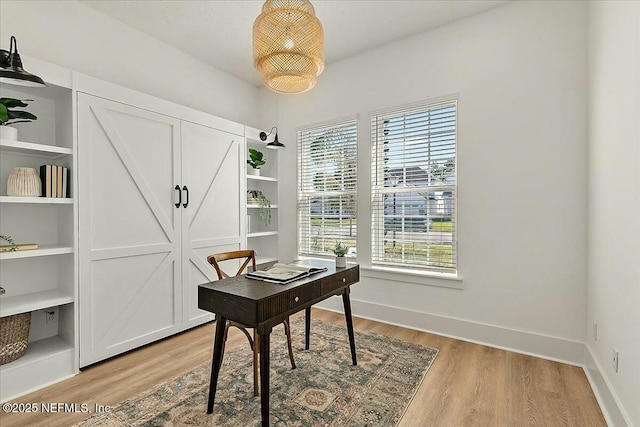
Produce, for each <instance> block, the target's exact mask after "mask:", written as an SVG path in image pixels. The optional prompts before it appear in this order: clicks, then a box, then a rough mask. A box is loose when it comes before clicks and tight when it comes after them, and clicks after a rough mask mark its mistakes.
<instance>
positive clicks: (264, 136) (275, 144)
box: [260, 126, 284, 149]
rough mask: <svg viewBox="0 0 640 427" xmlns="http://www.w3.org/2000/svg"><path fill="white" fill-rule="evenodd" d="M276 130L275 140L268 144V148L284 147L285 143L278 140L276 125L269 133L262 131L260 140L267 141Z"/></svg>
mask: <svg viewBox="0 0 640 427" xmlns="http://www.w3.org/2000/svg"><path fill="white" fill-rule="evenodd" d="M274 130H275V131H276V136H275V138H273V141H271V142H269V143H268V144H267V148H272V149H278V148H284V144H283V143H281V142H280V141H278V128H277V127H276V126H274V127H272V128H271V132H269V133H268V134H267V133H266V132H260V140H261V141H266V140H267V137H268V136H269V135H271V134H272V133H273V131H274Z"/></svg>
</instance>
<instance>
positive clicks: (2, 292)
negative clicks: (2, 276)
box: [0, 286, 6, 295]
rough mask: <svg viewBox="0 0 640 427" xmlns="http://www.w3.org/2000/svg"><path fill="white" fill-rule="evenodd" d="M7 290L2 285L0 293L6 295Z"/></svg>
mask: <svg viewBox="0 0 640 427" xmlns="http://www.w3.org/2000/svg"><path fill="white" fill-rule="evenodd" d="M5 292H6V291H5V290H4V288H3V287H2V286H0V295H4V293H5Z"/></svg>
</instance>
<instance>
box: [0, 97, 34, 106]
mask: <svg viewBox="0 0 640 427" xmlns="http://www.w3.org/2000/svg"><path fill="white" fill-rule="evenodd" d="M25 101H30V100H25ZM0 104H2V105H4V106H5V107H7V108H15V107H26V106H27V105H29V104H25V103H24V102H22V101H21V100H20V99H15V98H0Z"/></svg>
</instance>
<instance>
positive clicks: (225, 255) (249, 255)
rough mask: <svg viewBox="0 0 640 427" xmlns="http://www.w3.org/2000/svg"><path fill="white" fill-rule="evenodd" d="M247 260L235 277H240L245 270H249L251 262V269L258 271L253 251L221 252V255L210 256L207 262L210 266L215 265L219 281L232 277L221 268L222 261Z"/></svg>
mask: <svg viewBox="0 0 640 427" xmlns="http://www.w3.org/2000/svg"><path fill="white" fill-rule="evenodd" d="M240 258H245V260H244V262H243V263H242V265H241V266H240V269H239V270H238V271H237V272H236V274H234V276H239V275H241V274H243V273H244V270H245V269H246V268H247V265H249V263H250V262H251V268H252V269H253V270H254V271H255V270H256V253H255V251H254V250H253V249H246V250H242V251H230V252H220V253H219V254H213V255H209V256H208V257H207V261H208V262H209V264H211V265H213V267H214V268H215V269H216V273H218V279H224V278H227V277H231V276H230V275H228V274H227V273H225V272H224V271H223V270H222V269H221V268H220V263H221V262H222V261H228V260H230V259H240Z"/></svg>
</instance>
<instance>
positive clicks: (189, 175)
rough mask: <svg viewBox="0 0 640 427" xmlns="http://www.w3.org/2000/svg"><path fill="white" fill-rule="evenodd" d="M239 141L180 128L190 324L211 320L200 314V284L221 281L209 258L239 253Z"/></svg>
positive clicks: (185, 283) (185, 290)
mask: <svg viewBox="0 0 640 427" xmlns="http://www.w3.org/2000/svg"><path fill="white" fill-rule="evenodd" d="M241 139H242V137H240V136H238V135H233V134H230V133H227V132H223V131H220V130H217V129H213V128H210V127H206V126H202V125H197V124H193V123H188V122H183V123H182V178H183V179H182V182H183V186H186V187H187V191H188V198H189V203H188V205H187V207H186V208H184V209H183V211H182V230H183V234H182V241H183V246H182V248H183V254H182V257H183V260H184V261H183V262H184V263H183V268H182V272H183V301H184V310H183V316H184V321H185V322H187V323H188V324H189V325H193V324H197V323H202V322H203V321H206V320H211V319H213V316H212V314H211V313H209V312H206V311H202V310H200V309H198V285H199V284H201V283H206V282H210V281H213V280H217V278H218V276H217V275H216V272H215V270H214V269H213V267H212V266H211V265H209V263H207V256H208V255H211V254H214V253H217V252H224V251H231V250H238V249H240V244H241V230H240V218H241V217H242V218H244V215H241V214H240V201H241V199H240V197H241V196H242V197H244V194H242V195H241V192H242V191H243V190H242V188H241V181H240V157H239V156H240V147H241V145H240V141H241ZM182 197H183V199H185V198H186V197H187V195H186V192H183V195H182ZM183 201H184V200H183Z"/></svg>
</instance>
